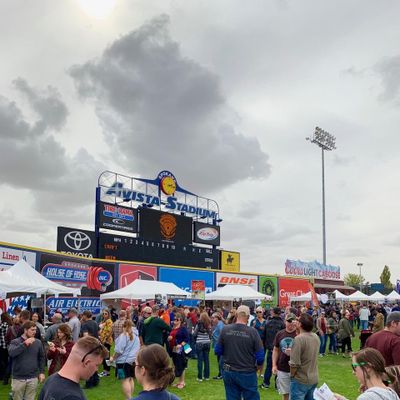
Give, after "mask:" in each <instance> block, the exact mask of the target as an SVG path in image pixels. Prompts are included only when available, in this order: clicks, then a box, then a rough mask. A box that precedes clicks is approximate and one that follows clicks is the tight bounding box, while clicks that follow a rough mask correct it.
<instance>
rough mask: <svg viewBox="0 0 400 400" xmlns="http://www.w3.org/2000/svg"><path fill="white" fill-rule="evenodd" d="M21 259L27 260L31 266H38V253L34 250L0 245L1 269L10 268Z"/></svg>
mask: <svg viewBox="0 0 400 400" xmlns="http://www.w3.org/2000/svg"><path fill="white" fill-rule="evenodd" d="M19 260H25V261H26V262H27V263H28V264H29V265H30V266H31V267H33V268H35V267H36V253H34V252H33V251H26V250H21V249H15V248H11V247H0V271H5V270H7V269H9V268H10V267H11V266H13V265H14V264H16V263H17V262H18V261H19Z"/></svg>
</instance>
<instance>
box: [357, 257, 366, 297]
mask: <svg viewBox="0 0 400 400" xmlns="http://www.w3.org/2000/svg"><path fill="white" fill-rule="evenodd" d="M363 265H364V264H363V263H357V267H358V268H359V271H360V292H362V281H361V267H362V266H363Z"/></svg>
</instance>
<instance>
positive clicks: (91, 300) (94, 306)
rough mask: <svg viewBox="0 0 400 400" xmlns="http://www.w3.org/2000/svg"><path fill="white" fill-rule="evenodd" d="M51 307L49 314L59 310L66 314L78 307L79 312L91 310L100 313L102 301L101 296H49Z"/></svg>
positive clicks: (48, 302) (93, 312) (49, 305)
mask: <svg viewBox="0 0 400 400" xmlns="http://www.w3.org/2000/svg"><path fill="white" fill-rule="evenodd" d="M46 305H47V306H48V307H49V309H50V312H49V315H53V314H54V313H55V312H56V311H57V310H58V311H61V312H62V313H63V314H65V313H66V312H67V311H68V310H69V309H70V308H76V309H77V310H78V311H79V312H82V311H85V310H89V311H91V312H92V314H93V315H97V314H100V310H101V301H100V298H99V297H79V298H77V297H49V298H48V299H46Z"/></svg>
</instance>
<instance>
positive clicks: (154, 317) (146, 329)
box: [139, 305, 171, 346]
mask: <svg viewBox="0 0 400 400" xmlns="http://www.w3.org/2000/svg"><path fill="white" fill-rule="evenodd" d="M146 309H147V307H145V310H146ZM159 310H160V308H159V307H158V306H157V305H156V306H153V308H152V309H151V316H150V317H148V318H146V319H145V320H144V322H143V329H142V331H141V332H140V333H139V335H140V337H141V338H142V340H143V344H144V345H146V346H147V345H149V344H153V343H157V344H159V345H160V346H162V345H163V332H165V331H166V332H170V331H171V327H170V326H169V325H167V324H166V323H165V322H164V321H163V320H162V319H161V318H160V317H159V316H158V311H159Z"/></svg>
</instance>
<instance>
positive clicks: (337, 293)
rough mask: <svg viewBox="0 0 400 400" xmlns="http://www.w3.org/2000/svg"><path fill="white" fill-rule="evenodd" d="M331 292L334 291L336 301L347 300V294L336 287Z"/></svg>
mask: <svg viewBox="0 0 400 400" xmlns="http://www.w3.org/2000/svg"><path fill="white" fill-rule="evenodd" d="M333 293H335V297H336V301H347V300H348V298H349V296H347V295H345V294H343V293H342V292H340V291H339V290H337V289H336V290H335V291H334V292H333Z"/></svg>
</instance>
